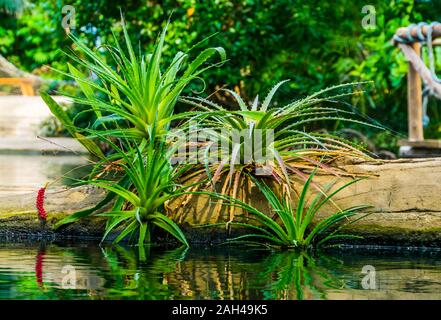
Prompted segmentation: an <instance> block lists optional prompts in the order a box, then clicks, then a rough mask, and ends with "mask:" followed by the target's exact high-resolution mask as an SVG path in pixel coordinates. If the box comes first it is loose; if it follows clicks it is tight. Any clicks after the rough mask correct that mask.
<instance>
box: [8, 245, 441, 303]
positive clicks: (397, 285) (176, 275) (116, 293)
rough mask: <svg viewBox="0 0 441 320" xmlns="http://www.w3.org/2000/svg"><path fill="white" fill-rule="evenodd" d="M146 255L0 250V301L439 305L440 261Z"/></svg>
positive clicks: (127, 250)
mask: <svg viewBox="0 0 441 320" xmlns="http://www.w3.org/2000/svg"><path fill="white" fill-rule="evenodd" d="M144 250H145V251H143V252H140V250H139V248H137V247H123V246H117V247H111V246H108V247H98V246H96V245H90V244H80V245H78V244H76V245H67V244H58V245H56V244H45V243H41V244H39V245H26V244H0V299H384V298H393V299H397V298H401V299H413V298H422V299H439V298H441V297H440V295H439V293H438V292H439V290H440V289H441V274H440V272H439V261H440V260H439V256H440V255H439V254H436V255H434V256H433V255H429V256H427V255H424V256H418V255H417V256H403V255H391V254H390V253H389V254H369V255H366V254H359V253H348V252H344V253H342V252H334V253H332V254H330V253H328V254H320V255H315V256H311V255H308V254H306V253H295V252H268V251H262V250H239V249H232V248H230V249H225V248H223V249H212V248H211V249H204V248H192V249H185V248H177V249H173V250H165V249H159V248H144ZM142 256H145V258H146V259H145V260H144V261H142V259H140V257H142ZM367 264H369V265H372V266H375V268H376V275H377V279H376V283H377V288H376V289H375V290H365V289H363V287H362V285H361V281H362V279H363V277H364V274H362V273H361V270H362V268H363V266H364V265H367Z"/></svg>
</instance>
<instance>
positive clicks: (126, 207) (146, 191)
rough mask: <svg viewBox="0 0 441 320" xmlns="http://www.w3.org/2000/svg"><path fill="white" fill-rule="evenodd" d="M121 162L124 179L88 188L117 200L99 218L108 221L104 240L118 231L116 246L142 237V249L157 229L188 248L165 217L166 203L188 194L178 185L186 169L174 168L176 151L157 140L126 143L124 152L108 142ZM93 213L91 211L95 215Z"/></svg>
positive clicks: (99, 182)
mask: <svg viewBox="0 0 441 320" xmlns="http://www.w3.org/2000/svg"><path fill="white" fill-rule="evenodd" d="M107 143H109V144H110V145H111V146H112V148H113V150H114V151H116V152H117V155H116V157H117V158H119V159H120V160H118V162H117V163H116V164H115V166H117V168H118V170H116V171H119V172H122V173H123V174H122V178H121V179H120V180H119V182H117V181H115V179H90V180H88V181H86V183H87V184H91V185H95V186H98V187H100V188H103V189H106V190H108V191H109V192H110V193H111V194H114V195H116V196H117V199H116V201H115V203H114V206H113V208H112V209H111V210H110V211H106V212H104V213H97V214H96V216H104V217H107V218H108V222H107V225H106V231H105V233H104V236H103V240H104V239H105V238H106V237H107V236H108V235H109V234H110V233H111V232H112V231H114V230H115V229H118V232H119V235H118V236H117V237H116V238H115V239H114V242H115V243H118V242H120V241H121V240H123V239H124V238H126V237H130V238H132V237H133V235H138V245H139V246H142V245H143V244H145V243H150V242H151V235H152V231H153V228H155V227H157V228H161V229H163V230H165V231H166V232H168V233H169V234H171V235H172V236H174V237H175V238H176V239H177V240H179V241H180V242H181V243H183V244H184V245H186V246H188V242H187V240H186V238H185V235H184V234H183V232H182V231H181V229H180V228H179V226H178V225H176V223H174V222H173V221H172V220H171V219H170V218H168V217H167V216H166V215H164V214H163V212H164V203H165V202H166V201H168V200H170V199H172V198H174V197H177V196H180V195H182V194H183V193H184V192H185V187H182V186H180V185H179V184H177V182H176V181H178V178H179V177H180V175H181V174H182V172H183V168H182V167H181V168H177V167H172V166H171V165H170V157H171V155H172V154H173V153H174V149H173V148H171V149H168V147H167V146H166V145H165V144H164V143H157V142H156V143H155V140H154V139H152V140H149V142H147V140H144V142H143V143H141V144H137V143H136V142H133V141H132V142H131V141H128V140H126V141H125V146H124V149H122V148H120V147H119V146H117V145H116V144H114V143H113V142H112V141H111V140H107ZM92 213H93V211H88V214H92ZM81 217H83V215H82V214H81V213H79V214H78V213H77V214H76V215H74V216H73V217H68V218H67V219H65V220H63V221H61V222H60V224H59V225H63V224H65V223H69V222H73V221H75V220H76V219H78V218H81Z"/></svg>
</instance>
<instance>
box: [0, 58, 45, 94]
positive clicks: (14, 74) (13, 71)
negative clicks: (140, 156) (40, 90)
mask: <svg viewBox="0 0 441 320" xmlns="http://www.w3.org/2000/svg"><path fill="white" fill-rule="evenodd" d="M0 72H2V73H4V74H6V75H8V76H9V77H11V78H26V79H28V80H29V81H30V82H31V83H32V85H33V86H34V87H40V86H41V85H42V84H43V83H45V82H46V80H45V79H43V78H41V77H39V76H36V75H34V74H32V73H29V72H26V71H23V70H20V69H18V68H17V67H16V66H14V65H13V64H12V63H10V62H9V61H8V60H6V58H5V57H3V56H2V55H1V54H0Z"/></svg>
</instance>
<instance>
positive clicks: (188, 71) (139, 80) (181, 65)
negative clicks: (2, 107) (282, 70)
mask: <svg viewBox="0 0 441 320" xmlns="http://www.w3.org/2000/svg"><path fill="white" fill-rule="evenodd" d="M167 27H168V24H167V25H166V26H165V27H164V29H163V31H162V33H161V34H160V36H159V38H158V40H157V41H156V44H155V46H154V48H153V52H152V53H149V54H141V53H136V51H135V49H134V48H133V46H132V43H131V40H130V37H129V34H128V31H127V28H126V25H125V23H124V21H122V29H123V34H124V40H125V46H124V47H123V46H122V45H121V44H120V42H119V41H118V38H117V35H116V34H115V33H113V38H114V43H115V45H114V46H112V45H109V44H105V45H103V46H102V49H103V50H104V49H105V50H107V52H108V53H109V55H110V57H111V59H110V61H109V62H108V61H106V59H105V58H104V57H103V55H102V54H101V53H100V52H96V51H93V50H91V49H89V48H88V47H87V45H86V44H84V43H83V42H82V41H81V40H80V39H78V38H76V37H75V36H73V35H70V37H71V38H72V40H73V42H74V44H75V47H76V48H77V52H76V51H72V52H71V53H69V54H68V56H69V57H70V58H71V59H72V60H73V61H74V62H75V63H76V65H77V66H79V67H80V68H84V69H85V70H88V71H89V72H90V73H91V74H92V75H93V77H85V76H84V75H83V74H82V72H81V71H80V70H79V69H78V68H77V67H75V66H73V65H72V64H69V65H68V67H69V71H70V73H64V72H61V71H60V72H61V73H62V74H63V75H65V76H67V77H69V78H71V79H73V80H75V82H76V83H77V84H78V86H79V88H80V89H81V91H82V93H83V95H84V97H77V96H74V97H72V99H73V101H74V102H76V103H78V104H81V105H86V106H89V107H90V109H91V110H92V111H93V112H94V114H95V116H96V118H97V119H96V121H95V123H94V124H93V128H94V129H97V130H98V129H99V130H100V131H102V132H104V133H105V134H106V135H110V136H114V137H122V136H124V137H131V138H133V139H142V138H145V139H149V138H150V136H151V135H152V128H153V126H155V130H156V132H154V135H155V136H156V137H159V136H161V135H164V134H166V133H167V131H168V130H169V127H170V123H171V121H172V120H174V119H175V118H180V117H182V116H183V115H177V116H174V115H173V114H174V107H175V104H176V101H177V99H178V97H179V95H180V94H181V92H182V91H183V90H184V89H185V88H186V87H187V86H188V85H189V83H190V82H192V81H193V80H195V79H198V80H201V74H202V73H203V72H204V71H206V70H208V69H210V68H213V67H215V66H220V65H222V64H223V62H224V61H225V59H226V55H225V51H224V49H223V48H220V47H216V48H207V49H205V50H203V51H201V52H200V53H199V55H198V56H197V57H196V58H195V59H194V60H190V61H188V60H189V53H190V52H189V51H190V50H189V51H188V52H181V51H179V52H178V53H177V54H176V55H175V56H174V58H173V60H172V62H171V64H170V65H169V66H167V67H163V62H162V53H163V51H164V41H165V36H166V32H167ZM216 54H218V55H219V57H220V61H219V62H217V63H213V64H208V65H206V64H205V63H206V62H207V61H208V60H209V59H210V58H212V57H213V56H215V55H216ZM161 69H162V70H161ZM46 100H48V98H46ZM53 103H54V102H53V101H52V102H51V104H53ZM55 115H56V116H57V114H55ZM57 117H58V118H59V119H60V121H62V123H63V124H64V125H65V126H66V127H68V128H72V127H73V125H72V123H69V122H66V121H64V120H65V117H59V116H57ZM115 124H119V128H116V127H115ZM124 126H125V128H124Z"/></svg>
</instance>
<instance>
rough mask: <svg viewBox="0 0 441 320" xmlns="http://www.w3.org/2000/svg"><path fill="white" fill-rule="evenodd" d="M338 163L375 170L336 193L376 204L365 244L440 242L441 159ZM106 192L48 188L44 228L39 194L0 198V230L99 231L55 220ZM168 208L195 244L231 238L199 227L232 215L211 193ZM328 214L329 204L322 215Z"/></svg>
mask: <svg viewBox="0 0 441 320" xmlns="http://www.w3.org/2000/svg"><path fill="white" fill-rule="evenodd" d="M339 166H340V167H341V168H343V169H345V170H346V172H347V174H348V176H346V177H343V178H342V179H343V180H346V181H349V180H350V179H352V178H351V177H350V175H353V174H365V175H370V178H369V179H366V180H363V181H361V182H359V183H357V184H354V185H353V186H352V187H351V188H348V189H347V190H345V191H344V192H343V193H341V194H340V195H339V197H338V198H336V203H337V204H338V205H339V206H341V207H348V206H352V205H357V204H369V205H372V206H373V208H372V209H371V212H372V214H371V215H370V216H368V217H367V218H365V219H363V220H360V221H359V222H357V223H356V224H354V225H353V226H352V227H351V228H350V229H349V230H348V232H350V233H355V234H361V235H364V236H365V237H366V239H365V240H363V243H379V242H380V243H386V242H388V243H400V244H417V245H441V201H440V200H439V199H440V195H441V159H418V160H415V159H414V160H395V161H378V162H358V161H351V162H346V163H340V164H339ZM330 179H335V176H329V175H322V176H318V177H317V183H325V182H329V181H330ZM339 183H343V182H339ZM336 187H338V186H336ZM252 195H253V196H252V197H251V198H250V201H251V203H252V204H253V205H255V206H260V207H264V206H265V204H264V203H263V202H262V198H261V196H260V195H259V194H258V193H257V192H255V191H254V190H253V193H252ZM103 196H104V192H103V191H101V190H98V189H96V188H91V187H80V188H74V189H70V190H57V191H49V192H48V194H47V200H46V205H45V207H46V208H47V211H48V216H49V221H48V225H47V226H46V228H45V229H42V228H41V226H40V224H39V222H38V219H37V213H36V210H35V205H34V203H35V194H29V195H24V196H14V197H7V198H5V197H3V198H0V234H3V235H5V234H9V235H11V234H14V233H22V234H23V233H24V234H32V233H34V234H35V233H37V234H49V235H51V236H54V237H57V236H59V237H63V236H80V237H83V236H100V234H101V233H102V231H103V226H104V222H103V221H102V220H100V219H93V220H84V221H82V222H81V223H79V224H73V225H70V226H69V227H67V228H65V229H63V230H60V231H58V232H54V231H53V225H54V223H56V221H59V220H60V219H61V218H63V217H65V216H66V215H69V214H71V213H72V212H75V211H77V210H80V209H84V208H88V207H91V206H93V205H94V204H96V203H97V202H98V201H99V200H100V199H102V197H103ZM333 211H334V210H333ZM168 213H169V215H170V216H171V217H173V218H174V219H175V220H176V221H177V222H178V223H179V224H180V225H181V226H182V227H183V229H184V230H185V232H186V233H187V235H188V237H189V240H190V241H192V242H194V243H196V242H198V243H201V242H203V243H212V242H219V241H222V240H224V239H226V238H227V237H228V234H227V233H226V231H225V228H222V227H221V228H199V227H198V226H199V225H201V224H207V223H214V222H225V221H228V219H229V214H228V212H227V211H226V210H225V208H223V209H222V210H221V211H220V212H216V213H215V211H214V210H213V206H212V205H210V203H209V199H208V198H207V197H206V196H200V197H193V198H192V199H191V200H190V201H189V202H188V203H187V205H185V206H184V207H179V206H178V205H177V204H176V203H174V202H171V203H169V205H168ZM329 213H330V209H329V208H325V210H324V211H323V212H321V213H320V215H319V217H318V218H323V217H325V216H326V215H327V214H329ZM234 232H239V233H240V232H243V230H242V231H241V230H234ZM167 241H168V240H167Z"/></svg>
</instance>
